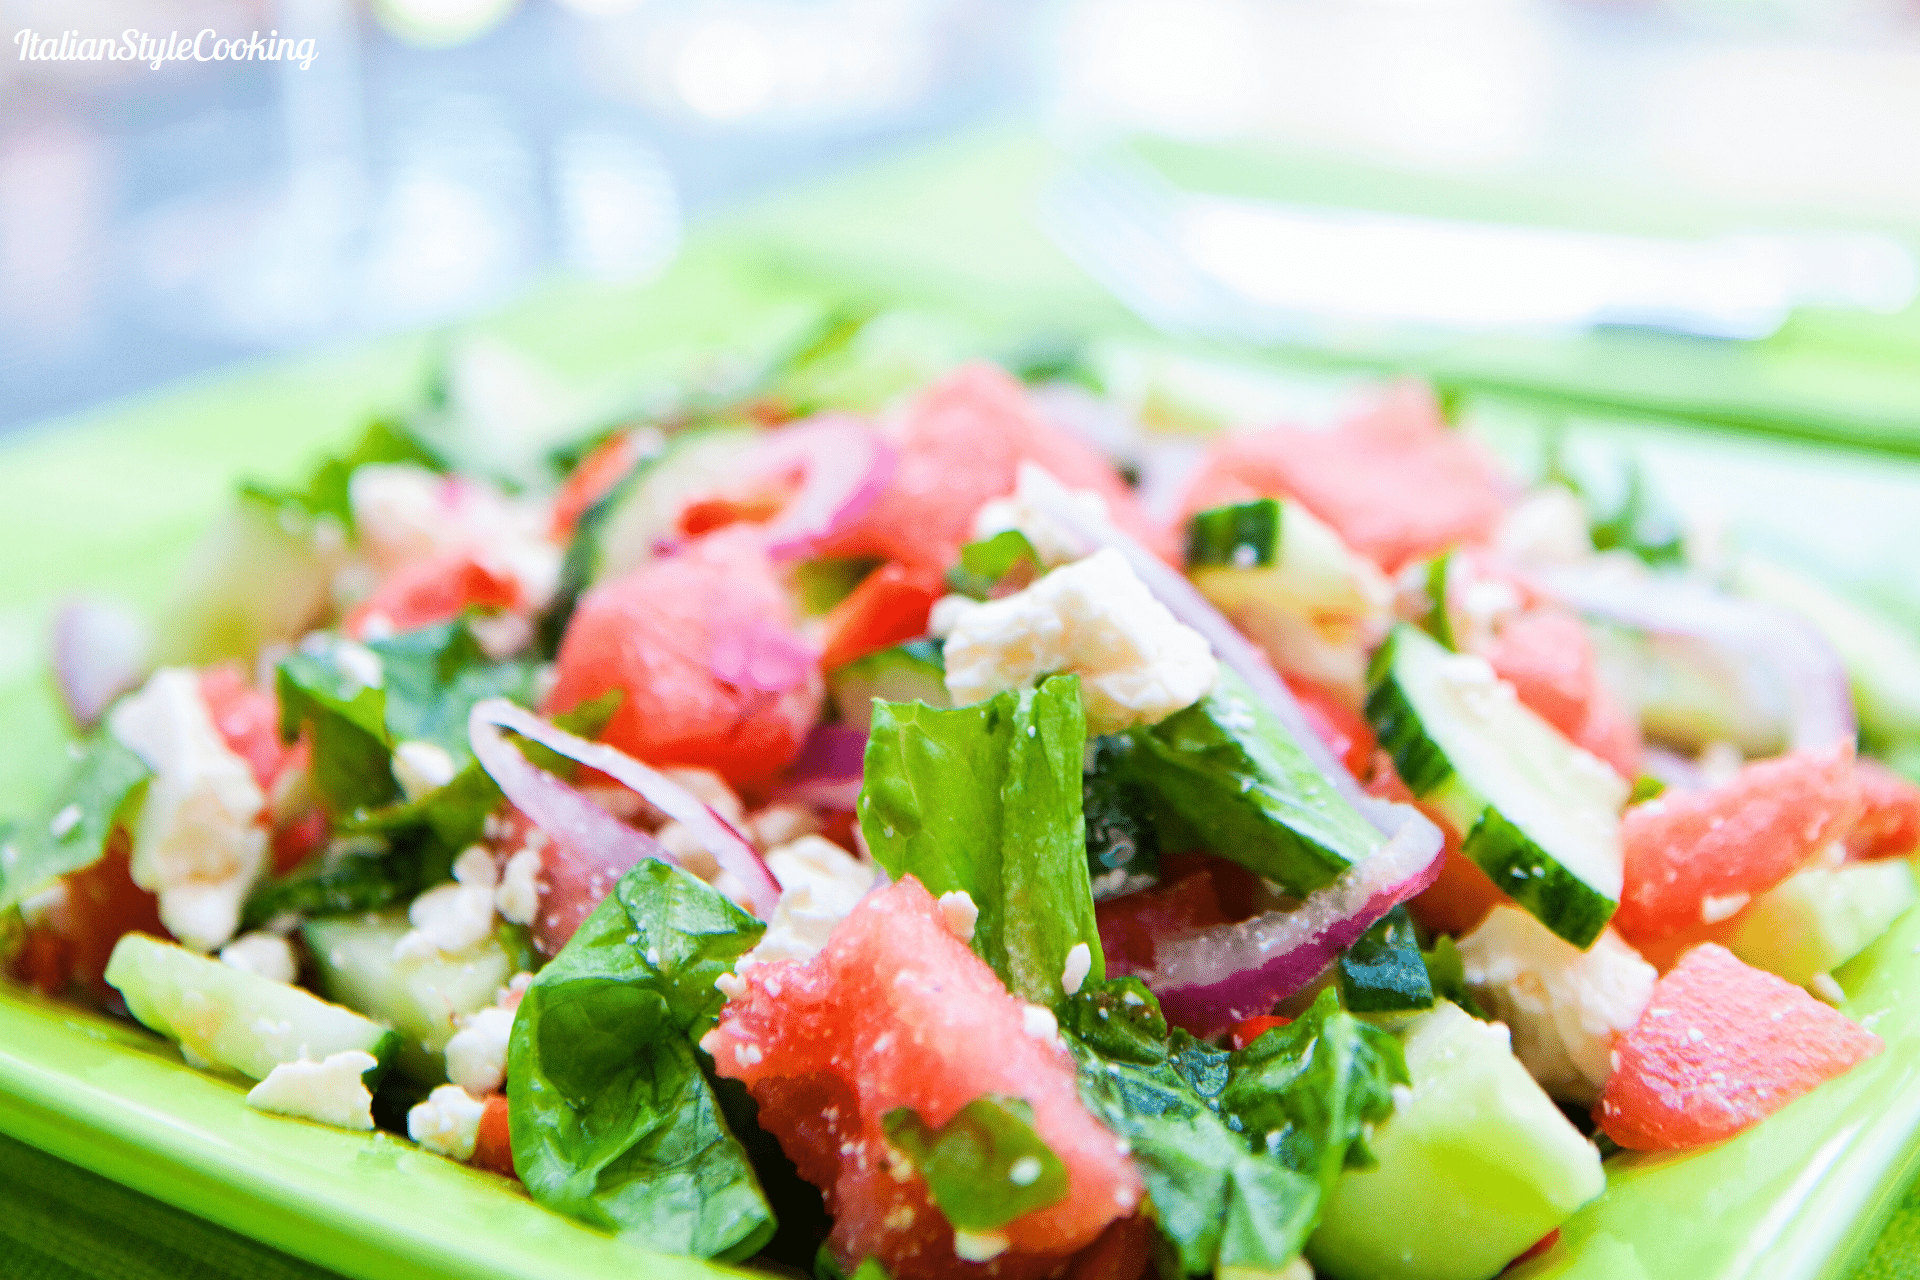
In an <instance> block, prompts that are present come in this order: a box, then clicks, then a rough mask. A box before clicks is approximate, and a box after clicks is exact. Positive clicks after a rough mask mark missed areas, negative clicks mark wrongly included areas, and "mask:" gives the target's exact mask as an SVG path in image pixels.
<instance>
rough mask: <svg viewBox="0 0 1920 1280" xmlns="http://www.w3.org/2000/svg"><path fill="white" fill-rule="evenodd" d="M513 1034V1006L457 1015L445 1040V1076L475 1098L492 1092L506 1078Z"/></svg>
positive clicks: (497, 1006) (489, 1008) (491, 1007)
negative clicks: (457, 1023)
mask: <svg viewBox="0 0 1920 1280" xmlns="http://www.w3.org/2000/svg"><path fill="white" fill-rule="evenodd" d="M512 1036H513V1010H511V1009H503V1008H501V1007H500V1006H499V1005H497V1004H496V1005H489V1006H488V1007H487V1008H485V1009H480V1010H478V1011H476V1012H474V1013H470V1014H468V1015H467V1016H466V1017H464V1018H462V1019H460V1029H459V1030H458V1031H456V1032H454V1033H453V1035H452V1036H451V1037H450V1038H449V1039H448V1040H447V1079H448V1080H451V1081H452V1082H453V1083H454V1084H457V1085H459V1086H460V1087H461V1088H462V1089H465V1090H466V1091H467V1092H468V1093H470V1094H472V1095H474V1096H475V1097H476V1098H477V1097H480V1096H481V1095H483V1094H488V1093H492V1092H493V1091H494V1090H495V1089H498V1088H499V1087H500V1086H501V1084H503V1083H504V1082H505V1081H506V1078H507V1043H508V1041H509V1040H510V1039H511V1038H512Z"/></svg>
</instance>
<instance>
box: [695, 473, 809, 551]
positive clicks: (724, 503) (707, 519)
mask: <svg viewBox="0 0 1920 1280" xmlns="http://www.w3.org/2000/svg"><path fill="white" fill-rule="evenodd" d="M798 488H799V479H798V477H797V476H795V477H782V476H774V477H762V478H760V479H757V480H756V481H755V482H754V483H753V484H752V486H751V487H749V488H746V489H742V490H740V491H738V492H734V493H719V494H712V495H709V496H708V497H705V498H696V499H694V500H693V501H692V502H689V503H688V504H687V505H686V506H685V507H683V508H682V509H681V511H680V535H681V536H682V537H686V538H697V537H699V536H700V535H701V534H703V533H712V532H713V531H714V530H715V529H724V528H726V527H727V526H728V525H730V524H764V523H766V522H767V521H769V520H771V519H773V518H774V517H775V516H777V515H779V514H780V512H781V511H782V510H784V509H785V507H786V505H787V503H789V502H791V501H792V500H793V495H794V493H795V492H796V491H797V490H798Z"/></svg>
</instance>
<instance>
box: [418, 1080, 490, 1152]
mask: <svg viewBox="0 0 1920 1280" xmlns="http://www.w3.org/2000/svg"><path fill="white" fill-rule="evenodd" d="M486 1109H487V1108H486V1104H485V1103H483V1102H481V1101H480V1100H479V1099H478V1098H475V1097H474V1096H473V1095H472V1094H470V1093H468V1092H467V1091H466V1090H465V1089H462V1088H461V1087H460V1086H458V1085H452V1084H443V1085H441V1086H440V1087H439V1088H438V1089H435V1090H434V1091H433V1092H432V1093H430V1094H428V1095H427V1099H426V1101H425V1102H422V1103H419V1104H417V1105H416V1106H414V1108H413V1109H412V1110H410V1111H408V1112H407V1136H408V1137H409V1138H412V1139H413V1140H414V1141H415V1142H417V1143H419V1144H420V1145H421V1146H423V1147H425V1148H426V1149H427V1150H429V1151H437V1152H439V1153H440V1154H441V1155H443V1156H447V1157H450V1158H451V1159H454V1160H458V1161H460V1162H462V1163H465V1162H466V1161H468V1160H471V1159H473V1148H474V1144H475V1143H477V1142H478V1141H479V1140H480V1117H481V1116H482V1115H483V1114H485V1112H486Z"/></svg>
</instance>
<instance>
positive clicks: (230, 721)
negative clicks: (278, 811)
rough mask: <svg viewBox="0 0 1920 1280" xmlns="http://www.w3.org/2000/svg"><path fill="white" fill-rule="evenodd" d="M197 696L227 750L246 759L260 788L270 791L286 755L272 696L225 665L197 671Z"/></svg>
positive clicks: (278, 711) (234, 669) (234, 668)
mask: <svg viewBox="0 0 1920 1280" xmlns="http://www.w3.org/2000/svg"><path fill="white" fill-rule="evenodd" d="M200 698H201V701H203V702H205V703H206V704H207V712H208V714H209V715H211V716H212V717H213V727H214V728H215V729H218V730H219V731H220V737H221V738H222V739H223V740H225V742H226V744H227V750H229V751H231V752H233V754H235V755H237V756H239V757H240V758H241V759H242V760H245V761H246V762H247V767H248V768H249V769H251V770H252V771H253V780H254V781H255V782H258V783H259V784H260V789H261V790H262V791H268V790H271V789H272V787H273V783H274V780H275V779H276V778H278V777H279V776H280V770H281V769H283V768H284V767H286V764H287V755H288V751H287V747H286V745H285V744H284V743H282V742H281V741H280V707H279V704H277V703H276V702H275V701H274V699H273V696H272V695H271V694H266V693H262V692H260V690H258V689H256V688H254V687H253V686H252V685H250V684H248V683H247V678H246V677H245V676H244V675H242V674H241V673H240V668H239V667H236V666H233V665H231V664H226V665H223V666H218V667H208V668H207V669H206V670H205V671H202V672H201V673H200Z"/></svg>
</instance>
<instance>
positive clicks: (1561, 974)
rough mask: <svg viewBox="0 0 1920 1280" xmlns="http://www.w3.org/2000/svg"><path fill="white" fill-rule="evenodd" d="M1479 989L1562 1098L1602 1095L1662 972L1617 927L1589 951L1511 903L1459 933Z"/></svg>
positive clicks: (1530, 1065)
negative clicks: (1618, 1049)
mask: <svg viewBox="0 0 1920 1280" xmlns="http://www.w3.org/2000/svg"><path fill="white" fill-rule="evenodd" d="M1460 959H1461V962H1462V963H1463V965H1464V966H1465V968H1466V976H1467V982H1468V984H1469V985H1470V986H1472V988H1473V995H1474V998H1475V999H1476V1000H1478V1001H1479V1002H1480V1003H1481V1004H1482V1005H1483V1006H1484V1007H1485V1008H1486V1009H1487V1010H1488V1012H1490V1013H1492V1014H1493V1015H1494V1016H1495V1017H1497V1018H1499V1019H1500V1020H1501V1021H1502V1022H1504V1023H1506V1024H1507V1026H1508V1028H1509V1029H1510V1030H1511V1032H1512V1035H1513V1052H1514V1056H1516V1057H1518V1058H1519V1059H1520V1062H1521V1064H1522V1065H1523V1066H1525V1067H1526V1069H1527V1071H1528V1072H1529V1073H1530V1074H1531V1075H1532V1076H1533V1078H1534V1079H1535V1080H1537V1081H1539V1082H1540V1087H1541V1088H1543V1089H1545V1090H1546V1091H1547V1092H1548V1093H1549V1094H1551V1095H1552V1096H1554V1097H1556V1098H1563V1099H1565V1100H1567V1101H1569V1102H1579V1103H1590V1102H1592V1101H1593V1100H1594V1099H1596V1098H1598V1097H1599V1096H1600V1090H1601V1087H1602V1086H1603V1085H1605V1084H1606V1080H1607V1074H1608V1072H1609V1070H1610V1054H1611V1053H1612V1050H1613V1043H1614V1040H1615V1038H1616V1037H1617V1036H1620V1035H1623V1034H1625V1033H1626V1032H1627V1031H1630V1030H1631V1029H1632V1028H1633V1025H1634V1024H1635V1023H1636V1022H1638V1021H1639V1020H1640V1015H1641V1014H1642V1013H1644V1012H1645V1011H1646V1008H1647V1004H1648V1002H1650V1001H1651V1000H1652V999H1653V984H1654V982H1655V981H1656V980H1657V979H1658V977H1659V975H1658V974H1657V973H1655V972H1654V968H1653V966H1652V965H1650V964H1648V963H1647V962H1646V961H1645V960H1642V959H1641V958H1640V955H1639V953H1638V952H1636V951H1635V950H1634V949H1633V948H1632V947H1630V946H1628V945H1627V944H1626V943H1625V942H1622V941H1621V940H1620V937H1619V935H1618V934H1616V933H1614V932H1613V930H1611V929H1608V930H1607V931H1605V932H1604V933H1602V934H1601V935H1600V937H1599V939H1598V940H1597V941H1595V942H1594V944H1593V947H1592V948H1591V949H1590V950H1587V951H1581V950H1580V949H1579V948H1577V947H1575V946H1573V945H1572V944H1571V943H1568V942H1566V941H1564V940H1563V939H1561V938H1558V937H1555V936H1554V935H1553V934H1552V933H1551V932H1550V931H1549V930H1548V929H1547V927H1546V926H1545V925H1543V924H1541V923H1540V922H1539V921H1537V920H1535V919H1534V918H1533V917H1532V916H1530V915H1528V914H1527V913H1526V912H1525V911H1524V910H1522V909H1521V908H1519V907H1516V906H1512V905H1510V904H1505V903H1503V904H1501V905H1500V906H1497V907H1495V908H1494V909H1493V911H1492V912H1491V913H1490V914H1489V915H1488V916H1487V918H1486V920H1485V921H1483V922H1482V923H1481V925H1480V927H1479V928H1478V929H1475V930H1474V931H1473V932H1472V933H1470V934H1468V935H1467V936H1466V937H1464V938H1462V939H1461V940H1460Z"/></svg>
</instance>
